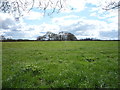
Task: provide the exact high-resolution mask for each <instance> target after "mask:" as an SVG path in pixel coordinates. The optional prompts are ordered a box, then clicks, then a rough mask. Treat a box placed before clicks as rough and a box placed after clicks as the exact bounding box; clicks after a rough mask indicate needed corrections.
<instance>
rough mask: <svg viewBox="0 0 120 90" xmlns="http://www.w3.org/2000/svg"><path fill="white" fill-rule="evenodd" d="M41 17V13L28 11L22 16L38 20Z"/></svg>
mask: <svg viewBox="0 0 120 90" xmlns="http://www.w3.org/2000/svg"><path fill="white" fill-rule="evenodd" d="M42 17H43V13H40V12H35V11H30V12H29V13H26V15H25V16H24V18H25V19H28V20H40V19H41V18H42Z"/></svg>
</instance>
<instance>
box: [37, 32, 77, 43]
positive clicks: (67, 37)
mask: <svg viewBox="0 0 120 90" xmlns="http://www.w3.org/2000/svg"><path fill="white" fill-rule="evenodd" d="M37 40H48V41H50V40H54V41H72V40H77V38H76V37H75V35H73V34H72V33H67V32H59V33H58V34H55V33H52V32H47V33H46V34H45V35H43V36H39V37H37Z"/></svg>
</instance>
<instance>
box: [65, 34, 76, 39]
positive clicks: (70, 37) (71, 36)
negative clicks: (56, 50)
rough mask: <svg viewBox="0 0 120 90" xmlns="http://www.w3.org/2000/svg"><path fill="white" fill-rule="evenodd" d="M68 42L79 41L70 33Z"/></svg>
mask: <svg viewBox="0 0 120 90" xmlns="http://www.w3.org/2000/svg"><path fill="white" fill-rule="evenodd" d="M67 40H71V41H72V40H77V38H76V37H75V36H74V35H73V34H72V33H68V35H67Z"/></svg>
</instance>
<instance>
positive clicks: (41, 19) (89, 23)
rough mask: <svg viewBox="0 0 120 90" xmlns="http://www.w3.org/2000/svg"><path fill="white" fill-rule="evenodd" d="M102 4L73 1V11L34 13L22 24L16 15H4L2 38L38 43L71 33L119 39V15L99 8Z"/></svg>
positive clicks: (0, 16)
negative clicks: (50, 34)
mask: <svg viewBox="0 0 120 90" xmlns="http://www.w3.org/2000/svg"><path fill="white" fill-rule="evenodd" d="M100 1H102V0H100ZM103 1H104V0H103ZM102 3H103V2H102ZM102 3H100V2H98V1H97V0H70V1H69V2H68V4H69V6H70V7H72V8H73V9H72V10H70V9H66V10H64V11H62V12H61V13H58V14H57V13H54V14H52V15H51V16H47V15H45V16H43V12H41V11H39V10H38V9H32V10H31V11H30V12H29V13H26V14H25V15H24V17H22V18H20V20H19V22H18V21H17V22H16V21H15V20H14V17H12V15H8V14H4V13H1V12H0V35H4V36H5V37H8V38H14V39H36V38H37V37H38V36H41V35H44V34H45V33H46V32H47V31H51V32H53V33H58V32H60V31H67V32H70V33H73V34H74V35H75V36H76V37H77V38H78V39H83V38H97V39H108V40H111V39H118V11H117V10H110V11H104V10H103V9H102V7H98V6H99V5H100V4H102ZM102 5H103V4H102Z"/></svg>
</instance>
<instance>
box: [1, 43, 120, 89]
mask: <svg viewBox="0 0 120 90" xmlns="http://www.w3.org/2000/svg"><path fill="white" fill-rule="evenodd" d="M118 73H119V72H118V41H28V42H27V41H26V42H3V43H2V87H3V88H118V83H119V80H118Z"/></svg>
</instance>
